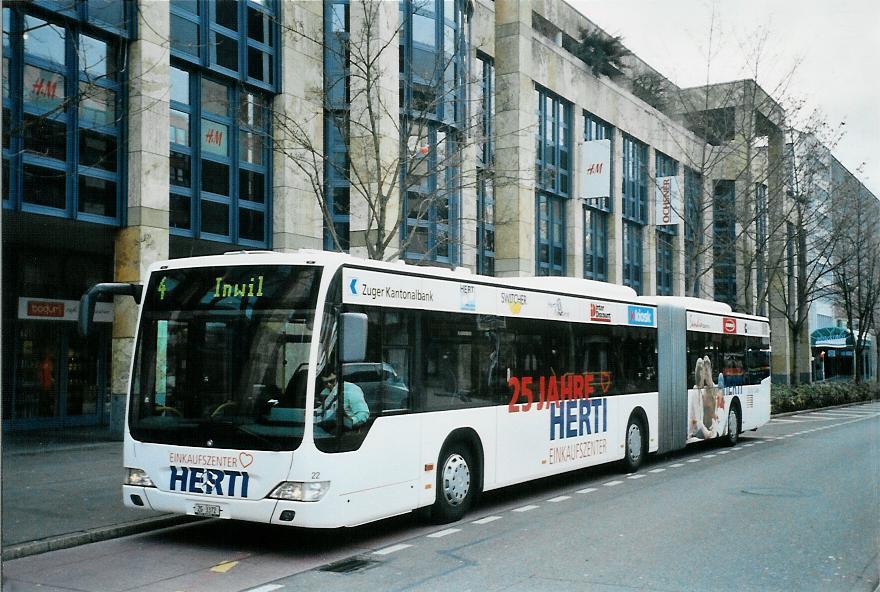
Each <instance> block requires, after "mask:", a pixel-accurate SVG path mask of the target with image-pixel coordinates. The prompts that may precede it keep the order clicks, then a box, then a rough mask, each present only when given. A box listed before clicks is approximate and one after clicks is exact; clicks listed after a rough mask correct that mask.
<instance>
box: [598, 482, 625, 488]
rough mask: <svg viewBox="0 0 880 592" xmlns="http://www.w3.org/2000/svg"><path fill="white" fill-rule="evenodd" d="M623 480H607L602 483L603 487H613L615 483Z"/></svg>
mask: <svg viewBox="0 0 880 592" xmlns="http://www.w3.org/2000/svg"><path fill="white" fill-rule="evenodd" d="M621 483H623V481H609V482H608V483H603V484H602V485H604V486H605V487H614V486H615V485H620V484H621Z"/></svg>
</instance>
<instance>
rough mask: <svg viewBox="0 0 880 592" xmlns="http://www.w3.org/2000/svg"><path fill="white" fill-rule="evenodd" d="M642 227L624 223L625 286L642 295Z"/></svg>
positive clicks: (632, 223)
mask: <svg viewBox="0 0 880 592" xmlns="http://www.w3.org/2000/svg"><path fill="white" fill-rule="evenodd" d="M642 229H643V227H642V225H641V224H636V223H634V222H628V221H626V220H624V221H623V285H625V286H629V287H630V288H632V289H633V290H635V291H636V293H637V294H641V293H642V265H643V259H642Z"/></svg>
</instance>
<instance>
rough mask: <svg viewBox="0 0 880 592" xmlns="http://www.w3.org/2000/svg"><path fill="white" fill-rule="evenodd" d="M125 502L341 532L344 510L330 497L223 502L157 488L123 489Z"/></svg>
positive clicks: (154, 507)
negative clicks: (312, 499) (303, 499)
mask: <svg viewBox="0 0 880 592" xmlns="http://www.w3.org/2000/svg"><path fill="white" fill-rule="evenodd" d="M122 501H123V503H124V504H125V506H126V507H129V508H140V509H143V510H153V511H156V512H169V513H173V514H187V515H190V516H202V517H206V518H221V519H223V518H225V519H233V520H247V521H250V522H262V523H264V524H266V523H269V524H280V525H282V526H300V527H307V528H338V527H341V526H346V524H345V522H344V521H340V518H342V513H341V512H340V511H339V510H341V509H342V508H332V507H328V506H332V505H333V504H334V502H335V501H338V498H332V497H328V498H325V499H324V500H322V501H320V502H293V501H286V500H276V499H269V498H263V499H254V500H243V499H235V498H230V499H223V498H222V497H219V496H214V495H187V494H182V493H177V492H167V491H160V490H159V489H156V488H155V487H138V486H134V485H123V486H122Z"/></svg>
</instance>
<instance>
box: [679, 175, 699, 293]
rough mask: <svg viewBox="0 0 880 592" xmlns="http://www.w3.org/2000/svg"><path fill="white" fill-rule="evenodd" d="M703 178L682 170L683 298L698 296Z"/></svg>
mask: <svg viewBox="0 0 880 592" xmlns="http://www.w3.org/2000/svg"><path fill="white" fill-rule="evenodd" d="M702 192H703V177H702V176H701V175H700V174H699V173H697V172H696V171H694V170H692V169H689V168H685V169H684V284H685V286H684V290H685V296H693V297H695V298H697V297H699V296H700V278H699V276H698V270H699V269H700V268H701V267H702V251H701V247H702V243H703V241H702V236H703V212H702V207H701V202H702Z"/></svg>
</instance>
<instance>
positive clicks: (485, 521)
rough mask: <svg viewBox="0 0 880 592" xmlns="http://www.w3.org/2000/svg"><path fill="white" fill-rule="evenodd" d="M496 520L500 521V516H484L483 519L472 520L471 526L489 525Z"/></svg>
mask: <svg viewBox="0 0 880 592" xmlns="http://www.w3.org/2000/svg"><path fill="white" fill-rule="evenodd" d="M496 520H501V516H486V517H485V518H480V519H479V520H474V521H473V524H489V523H490V522H495V521H496Z"/></svg>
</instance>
